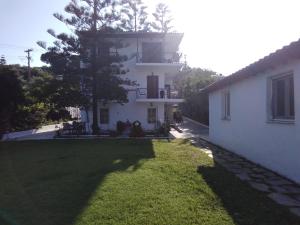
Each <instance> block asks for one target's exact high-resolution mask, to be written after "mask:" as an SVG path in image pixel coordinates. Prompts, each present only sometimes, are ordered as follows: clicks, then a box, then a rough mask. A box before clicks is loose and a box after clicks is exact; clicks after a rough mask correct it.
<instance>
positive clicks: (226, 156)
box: [175, 121, 300, 217]
mask: <svg viewBox="0 0 300 225" xmlns="http://www.w3.org/2000/svg"><path fill="white" fill-rule="evenodd" d="M189 123H192V121H188V123H183V124H185V125H188V124H189ZM195 126H197V123H194V124H193V126H190V127H189V128H188V130H191V129H193V127H195ZM199 126H200V125H199ZM199 129H202V127H200V128H199ZM189 133H194V132H189ZM181 136H184V135H181ZM175 137H176V136H175ZM188 138H189V139H190V140H191V142H192V144H193V145H195V146H197V147H199V148H200V149H201V150H202V151H204V152H205V153H206V154H207V155H208V156H209V157H211V158H213V159H214V161H215V162H217V163H218V164H220V165H221V166H223V167H224V168H225V169H226V170H228V171H229V172H231V173H233V174H234V175H235V176H236V177H238V178H239V179H241V180H243V181H244V182H247V183H248V184H249V185H250V186H251V187H252V188H254V189H256V190H257V191H260V192H264V193H265V194H266V195H267V196H268V197H269V198H270V199H272V200H273V201H275V202H276V203H278V204H280V205H283V206H286V207H288V208H289V210H290V212H291V213H293V214H295V215H297V216H299V217H300V185H298V184H296V183H294V182H292V181H290V180H288V179H286V178H284V177H282V176H280V175H278V174H276V173H274V172H272V171H270V170H268V169H266V168H263V167H261V166H259V165H256V164H254V163H252V162H250V161H248V160H246V159H245V158H242V157H240V156H238V155H236V154H234V153H231V152H229V151H226V150H224V149H222V148H220V147H217V146H215V145H213V144H210V143H209V142H208V139H203V138H202V137H201V136H199V135H198V136H197V135H192V136H191V135H190V136H189V137H188Z"/></svg>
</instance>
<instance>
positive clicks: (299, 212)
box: [290, 208, 300, 217]
mask: <svg viewBox="0 0 300 225" xmlns="http://www.w3.org/2000/svg"><path fill="white" fill-rule="evenodd" d="M290 212H291V213H293V214H294V215H296V216H299V217H300V208H290Z"/></svg>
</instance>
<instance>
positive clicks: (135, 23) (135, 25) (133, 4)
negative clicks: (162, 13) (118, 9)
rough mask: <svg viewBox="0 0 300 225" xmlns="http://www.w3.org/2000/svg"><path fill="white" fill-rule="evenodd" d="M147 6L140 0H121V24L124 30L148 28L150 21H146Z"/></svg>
mask: <svg viewBox="0 0 300 225" xmlns="http://www.w3.org/2000/svg"><path fill="white" fill-rule="evenodd" d="M146 10H147V6H145V4H144V3H143V1H142V0H123V1H122V20H121V21H122V24H121V28H122V29H123V30H124V31H132V32H133V31H134V32H139V31H144V32H147V31H149V30H150V23H149V22H148V21H147V19H148V13H147V11H146Z"/></svg>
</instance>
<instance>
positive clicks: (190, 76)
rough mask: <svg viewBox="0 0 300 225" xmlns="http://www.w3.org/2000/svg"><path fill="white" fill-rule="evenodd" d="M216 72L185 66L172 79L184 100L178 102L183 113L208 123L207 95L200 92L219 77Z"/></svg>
mask: <svg viewBox="0 0 300 225" xmlns="http://www.w3.org/2000/svg"><path fill="white" fill-rule="evenodd" d="M221 78H222V77H221V76H220V75H218V74H217V73H216V72H214V71H211V70H205V69H201V68H186V69H185V70H183V71H182V72H180V73H179V74H178V75H177V76H176V77H175V80H174V85H175V89H176V90H178V92H179V95H180V96H183V97H184V99H185V102H184V103H182V104H180V109H181V110H182V112H183V114H184V115H186V116H188V117H191V118H193V119H195V120H197V121H199V122H202V123H204V124H208V121H209V118H208V115H209V112H208V95H207V94H205V93H203V92H201V90H202V89H203V88H204V87H206V86H207V85H209V84H211V83H213V82H215V81H217V80H219V79H221Z"/></svg>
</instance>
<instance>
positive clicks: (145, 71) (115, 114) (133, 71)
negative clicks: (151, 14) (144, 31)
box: [82, 38, 178, 130]
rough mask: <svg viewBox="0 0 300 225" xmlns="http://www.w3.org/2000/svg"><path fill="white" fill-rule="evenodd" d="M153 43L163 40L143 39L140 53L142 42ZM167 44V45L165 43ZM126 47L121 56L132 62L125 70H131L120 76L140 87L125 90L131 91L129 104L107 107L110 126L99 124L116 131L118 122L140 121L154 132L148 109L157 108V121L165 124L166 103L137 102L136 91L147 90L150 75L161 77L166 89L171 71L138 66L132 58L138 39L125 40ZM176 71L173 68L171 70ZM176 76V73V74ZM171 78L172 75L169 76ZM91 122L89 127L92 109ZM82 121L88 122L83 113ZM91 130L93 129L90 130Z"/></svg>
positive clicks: (128, 87)
mask: <svg viewBox="0 0 300 225" xmlns="http://www.w3.org/2000/svg"><path fill="white" fill-rule="evenodd" d="M144 41H145V42H152V41H162V39H161V38H158V39H155V38H143V39H140V40H139V48H140V49H139V51H140V53H141V52H142V51H141V50H142V49H141V48H142V42H144ZM165 44H167V43H165ZM124 46H126V48H123V49H120V50H119V53H120V55H127V56H128V57H129V59H130V60H128V61H127V62H124V63H123V64H124V68H126V69H129V72H128V73H126V74H124V75H120V76H121V77H123V78H124V79H125V78H128V79H130V80H132V81H136V83H137V84H138V86H126V87H125V88H126V89H128V90H130V91H129V93H128V100H129V102H128V103H126V104H124V105H120V104H117V103H110V104H108V105H106V106H100V104H99V109H100V107H106V108H109V118H110V121H109V124H108V125H103V124H100V123H99V127H100V128H101V129H104V130H107V129H109V130H115V129H116V123H117V121H119V120H120V121H123V122H126V120H127V119H128V120H129V121H130V122H134V121H135V120H139V121H140V122H141V123H142V127H143V129H145V130H153V129H154V128H155V127H154V126H155V125H154V124H148V121H147V112H148V108H157V120H158V121H161V122H164V119H165V118H164V103H152V104H151V103H149V102H148V103H147V102H136V89H137V88H147V76H149V75H152V74H153V75H156V76H158V77H159V88H165V80H166V79H165V76H166V73H168V72H169V70H170V69H168V67H157V66H139V67H137V66H136V58H135V57H132V56H133V55H134V54H135V53H136V39H135V38H133V39H124ZM177 49H178V46H176V47H175V46H168V49H167V50H168V51H174V52H175V51H176V50H177ZM171 69H172V70H174V69H173V68H171ZM174 74H175V73H174ZM169 76H170V75H169ZM88 114H89V121H90V124H89V125H87V126H91V124H92V121H93V117H92V109H90V110H89V112H88ZM82 120H83V121H85V122H87V121H86V115H85V113H84V112H82ZM99 121H100V113H99V110H98V122H99ZM89 130H91V129H89Z"/></svg>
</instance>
